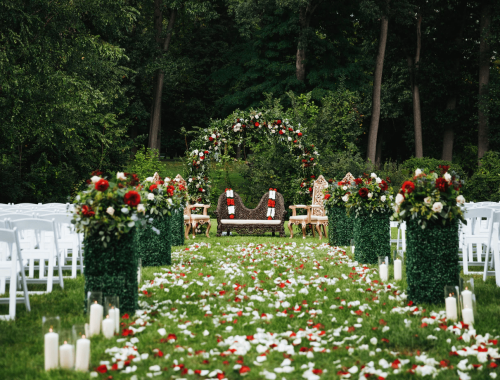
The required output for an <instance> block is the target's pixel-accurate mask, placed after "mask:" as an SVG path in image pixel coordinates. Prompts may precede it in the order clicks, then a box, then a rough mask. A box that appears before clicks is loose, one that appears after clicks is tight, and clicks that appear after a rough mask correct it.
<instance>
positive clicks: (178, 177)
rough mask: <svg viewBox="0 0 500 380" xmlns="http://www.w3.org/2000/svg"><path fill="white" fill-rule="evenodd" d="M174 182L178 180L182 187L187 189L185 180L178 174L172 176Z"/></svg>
mask: <svg viewBox="0 0 500 380" xmlns="http://www.w3.org/2000/svg"><path fill="white" fill-rule="evenodd" d="M174 181H175V182H179V184H181V185H184V187H185V188H186V189H187V182H186V180H185V179H184V178H182V176H181V175H180V174H177V175H176V176H175V178H174Z"/></svg>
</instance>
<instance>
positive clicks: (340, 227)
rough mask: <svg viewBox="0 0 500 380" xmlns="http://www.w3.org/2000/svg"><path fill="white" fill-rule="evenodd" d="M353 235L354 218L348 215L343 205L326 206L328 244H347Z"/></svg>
mask: <svg viewBox="0 0 500 380" xmlns="http://www.w3.org/2000/svg"><path fill="white" fill-rule="evenodd" d="M353 236H354V218H351V217H349V215H347V212H346V208H345V207H344V206H333V207H329V208H328V239H329V243H330V245H335V246H347V245H350V244H351V239H352V238H353Z"/></svg>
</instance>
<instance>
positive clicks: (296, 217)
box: [290, 215, 307, 220]
mask: <svg viewBox="0 0 500 380" xmlns="http://www.w3.org/2000/svg"><path fill="white" fill-rule="evenodd" d="M292 219H293V220H302V219H307V215H295V216H291V217H290V220H292Z"/></svg>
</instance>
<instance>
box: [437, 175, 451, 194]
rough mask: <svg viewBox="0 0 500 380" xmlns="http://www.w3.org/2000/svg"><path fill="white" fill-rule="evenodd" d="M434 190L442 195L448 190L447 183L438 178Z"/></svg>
mask: <svg viewBox="0 0 500 380" xmlns="http://www.w3.org/2000/svg"><path fill="white" fill-rule="evenodd" d="M436 188H438V189H439V191H440V192H442V193H443V192H445V191H446V190H448V182H446V180H445V179H444V178H438V179H436Z"/></svg>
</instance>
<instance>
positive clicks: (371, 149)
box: [367, 16, 389, 162]
mask: <svg viewBox="0 0 500 380" xmlns="http://www.w3.org/2000/svg"><path fill="white" fill-rule="evenodd" d="M388 28H389V19H388V18H387V17H386V16H383V17H382V20H381V21H380V39H379V42H378V53H377V60H376V64H375V73H374V75H373V99H372V118H371V121H370V130H369V132H368V152H367V159H368V160H371V162H375V154H376V152H377V135H378V126H379V121H380V91H381V89H382V70H383V69H384V56H385V46H386V45H387V31H388Z"/></svg>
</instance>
